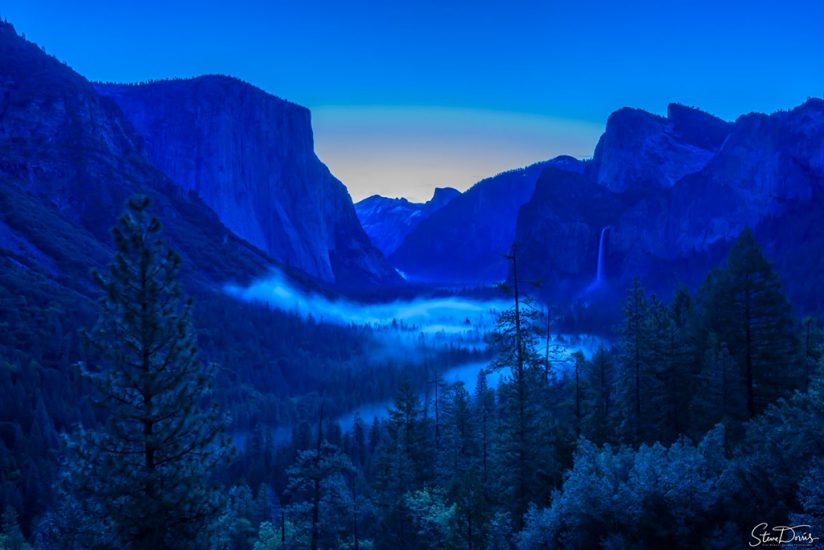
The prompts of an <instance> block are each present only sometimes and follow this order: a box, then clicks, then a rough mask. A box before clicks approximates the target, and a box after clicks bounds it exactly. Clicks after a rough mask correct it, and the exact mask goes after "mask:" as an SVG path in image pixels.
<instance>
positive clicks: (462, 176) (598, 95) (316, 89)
mask: <svg viewBox="0 0 824 550" xmlns="http://www.w3.org/2000/svg"><path fill="white" fill-rule="evenodd" d="M0 16H2V17H5V18H7V19H8V20H9V21H11V22H12V23H13V24H14V25H15V26H16V28H17V30H18V31H19V32H23V33H25V34H26V36H27V37H28V38H29V39H30V40H33V41H35V42H37V43H38V44H40V45H42V46H44V47H45V48H46V50H47V51H48V52H49V53H52V54H54V55H56V56H57V57H58V58H60V59H61V60H64V61H66V62H67V63H69V64H70V65H71V66H72V67H74V68H75V69H76V70H77V71H78V72H80V73H81V74H83V75H85V76H86V77H88V78H90V79H93V80H106V81H128V82H132V81H140V80H147V79H157V78H166V77H186V76H196V75H199V74H204V73H224V74H231V75H234V76H237V77H240V78H242V79H244V80H247V81H249V82H251V83H253V84H255V85H257V86H260V87H261V88H263V89H265V90H267V91H269V92H271V93H273V94H275V95H278V96H280V97H284V98H286V99H289V100H291V101H294V102H297V103H300V104H303V105H306V106H307V107H309V108H311V109H312V111H313V121H314V122H313V124H314V127H315V138H316V146H317V150H318V154H319V156H320V157H321V159H322V160H324V161H325V162H326V163H327V164H328V165H329V166H330V168H331V169H332V171H333V172H334V173H335V174H336V175H338V177H340V178H341V179H342V180H343V181H344V183H346V184H347V186H348V187H349V188H350V192H351V193H352V195H353V197H354V198H356V199H358V198H362V197H364V196H367V195H368V194H371V193H373V192H380V193H382V194H386V195H390V196H409V197H412V198H415V199H424V198H426V197H427V196H428V195H429V194H430V193H431V190H432V188H433V187H434V186H436V185H452V186H455V187H459V188H466V187H467V186H468V185H470V184H472V183H473V182H474V181H476V180H477V179H480V178H481V177H484V176H487V175H492V174H494V173H496V172H498V171H501V170H504V169H508V168H514V167H517V166H520V165H524V164H528V163H530V162H534V161H538V160H542V159H545V158H549V157H551V156H554V155H556V154H560V153H569V154H573V155H575V156H588V155H590V154H591V152H592V148H593V147H594V145H595V142H596V140H597V137H598V135H599V133H600V132H601V130H602V129H603V124H604V121H605V120H606V117H607V116H608V115H609V113H610V112H612V111H614V110H615V109H617V108H620V107H622V106H626V105H629V106H633V107H640V108H644V109H647V110H650V111H653V112H658V113H663V112H664V111H665V109H666V105H667V104H668V103H669V102H671V101H676V102H680V103H685V104H688V105H693V106H697V107H700V108H702V109H704V110H707V111H709V112H711V113H714V114H716V115H719V116H721V117H723V118H727V119H734V118H735V117H737V116H738V115H739V114H741V113H745V112H750V111H766V112H772V111H775V110H778V109H784V108H789V107H792V106H794V105H797V104H798V103H801V102H802V101H804V100H805V99H806V98H807V97H809V96H821V95H822V94H824V32H822V28H824V2H819V1H812V0H809V1H783V2H780V3H779V2H777V1H772V2H763V1H758V0H750V1H748V2H735V1H728V2H724V1H722V0H715V1H712V2H706V1H703V0H694V1H683V0H646V1H632V0H625V1H613V2H603V1H600V2H596V1H589V0H579V1H574V2H572V1H566V2H560V1H557V0H543V1H538V0H510V1H506V2H504V1H492V0H474V1H466V0H454V1H448V0H442V1H440V2H439V1H430V0H426V1H419V2H407V1H403V0H397V1H392V2H387V1H373V2H365V1H361V0H350V1H331V0H320V1H311V0H304V1H300V2H299V1H290V2H285V1H278V0H274V1H268V2H251V1H247V0H235V1H233V2H221V3H219V2H208V1H198V2H194V1H191V2H190V1H174V0H167V1H164V2H160V1H155V0H144V1H133V0H120V1H118V2H112V1H110V0H107V1H82V0H80V1H76V2H65V1H59V2H58V1H38V0H4V2H3V4H2V5H0Z"/></svg>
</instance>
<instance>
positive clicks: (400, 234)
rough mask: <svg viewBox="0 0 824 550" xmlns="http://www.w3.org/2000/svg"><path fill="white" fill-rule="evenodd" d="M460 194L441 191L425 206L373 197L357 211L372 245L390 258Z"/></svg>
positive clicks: (438, 189)
mask: <svg viewBox="0 0 824 550" xmlns="http://www.w3.org/2000/svg"><path fill="white" fill-rule="evenodd" d="M460 194H461V192H460V191H458V190H457V189H453V188H451V187H438V188H437V189H435V193H434V194H433V195H432V198H431V199H429V200H428V201H427V202H425V203H415V202H410V201H409V200H407V199H403V198H399V199H390V198H387V197H382V196H380V195H372V196H371V197H367V198H365V199H363V200H362V201H360V202H358V203H357V204H355V211H356V212H357V214H358V218H359V219H360V222H361V225H362V226H363V229H364V231H366V234H367V235H369V238H370V239H371V240H372V243H373V244H374V245H375V246H376V247H377V248H378V249H379V250H380V251H381V252H383V253H384V254H385V255H386V256H389V255H390V254H392V253H393V252H394V251H395V250H397V248H398V246H400V244H401V243H402V242H403V240H404V239H405V238H406V236H407V235H408V234H409V233H411V232H412V231H413V230H414V229H415V228H416V227H418V225H419V224H420V223H421V222H422V221H423V220H425V219H427V218H428V217H429V216H431V215H432V214H434V213H435V212H437V211H438V210H440V209H441V208H443V207H444V206H446V205H447V204H449V202H450V201H452V199H454V198H455V197H458V196H459V195H460Z"/></svg>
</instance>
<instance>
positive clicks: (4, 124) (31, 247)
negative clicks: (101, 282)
mask: <svg viewBox="0 0 824 550" xmlns="http://www.w3.org/2000/svg"><path fill="white" fill-rule="evenodd" d="M140 142H141V138H140V136H139V135H138V134H137V133H136V132H135V130H134V128H133V126H132V125H131V124H130V122H129V121H128V120H127V119H126V117H124V116H123V113H122V112H121V110H120V109H119V108H118V107H117V105H115V104H114V103H113V102H112V101H111V100H109V99H108V98H106V97H103V96H101V95H99V94H98V93H97V92H96V91H95V89H94V87H93V85H92V84H91V83H89V82H88V81H87V80H86V79H85V78H83V77H82V76H80V75H79V74H77V73H76V72H74V71H73V70H72V69H71V68H69V67H68V66H66V65H65V64H63V63H61V62H59V61H58V60H56V59H55V58H53V57H51V56H49V55H47V54H45V53H44V52H43V51H42V50H41V49H40V48H39V47H37V46H36V45H34V44H32V43H30V42H27V41H26V40H25V39H24V38H22V37H20V36H18V35H17V33H16V31H15V30H14V28H13V27H12V26H11V25H10V24H8V23H0V210H2V220H3V221H2V228H0V247H2V248H3V249H4V254H3V256H4V260H5V263H4V266H3V268H4V269H15V270H23V271H25V272H26V273H27V274H28V275H30V276H32V277H40V276H42V277H45V278H47V279H48V280H49V281H50V283H49V284H53V285H55V289H57V287H59V286H68V287H72V288H73V289H80V290H82V291H84V292H86V291H88V289H89V288H90V284H89V281H88V278H87V277H83V276H78V275H77V274H79V273H80V274H84V275H85V274H87V273H88V270H89V269H90V268H91V267H93V266H101V265H103V264H105V262H107V261H109V260H110V258H111V245H112V237H111V227H112V226H113V225H114V223H115V221H116V219H117V217H118V215H119V214H120V213H121V212H122V210H123V208H124V207H125V205H126V202H127V200H128V198H129V197H131V196H133V195H137V194H142V195H148V196H150V197H151V198H152V200H153V205H152V212H153V213H154V214H156V215H157V216H158V217H159V218H160V219H161V220H162V221H163V226H164V237H165V238H167V239H168V240H169V242H170V244H171V245H172V246H173V247H174V248H175V249H176V250H178V252H180V253H181V255H182V256H183V258H184V261H185V262H186V263H187V265H188V266H189V267H191V268H193V269H191V270H190V272H191V273H192V276H191V278H192V279H196V280H198V281H201V282H203V283H204V284H206V285H208V286H210V287H212V286H214V284H215V283H217V284H220V283H221V282H225V281H226V280H238V281H244V280H247V281H248V280H251V279H253V278H254V277H257V276H262V275H264V274H266V273H267V272H269V271H270V270H271V269H272V268H273V267H274V266H275V265H276V264H275V262H274V261H273V260H272V258H271V257H270V256H268V255H266V254H265V253H264V252H262V251H260V250H258V249H255V248H254V247H252V246H250V245H249V244H248V243H246V242H245V241H243V240H241V239H240V238H238V237H237V236H236V235H234V234H233V233H232V232H231V231H229V230H228V229H226V227H225V226H224V225H223V224H222V223H221V222H220V220H219V219H218V217H217V216H216V215H215V213H214V212H213V211H212V210H211V209H210V208H209V207H208V206H206V205H205V204H203V202H201V201H199V200H197V199H196V198H194V197H189V196H187V195H186V194H185V193H182V192H180V190H179V189H178V188H177V187H176V186H175V185H174V184H173V182H172V181H171V180H170V179H169V178H168V177H167V176H166V175H165V174H164V173H163V172H162V171H160V170H159V169H157V167H155V166H154V165H153V164H152V163H151V161H150V160H149V158H148V157H147V156H146V154H145V152H144V151H143V150H142V148H141V146H140ZM58 292H59V291H58V290H55V293H58Z"/></svg>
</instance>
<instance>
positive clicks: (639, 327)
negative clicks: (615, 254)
mask: <svg viewBox="0 0 824 550" xmlns="http://www.w3.org/2000/svg"><path fill="white" fill-rule="evenodd" d="M619 336H620V342H619V345H620V349H621V369H620V373H619V375H620V380H619V391H620V404H621V414H622V427H621V428H622V432H623V436H624V439H625V440H626V441H630V442H632V443H633V444H636V445H637V444H638V443H640V442H641V441H643V440H644V438H645V436H646V429H645V427H646V425H645V419H646V416H644V414H643V397H644V392H645V388H646V387H647V386H648V380H649V376H648V375H649V334H648V302H647V297H646V293H645V291H644V288H643V287H642V286H641V283H640V282H639V281H638V279H633V280H632V287H630V288H629V289H628V290H627V297H626V300H625V301H624V323H623V325H622V326H621V330H620V334H619Z"/></svg>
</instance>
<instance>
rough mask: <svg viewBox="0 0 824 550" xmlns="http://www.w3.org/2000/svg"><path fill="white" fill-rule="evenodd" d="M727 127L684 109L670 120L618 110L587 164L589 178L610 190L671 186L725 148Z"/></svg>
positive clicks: (674, 108) (671, 112)
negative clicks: (723, 146) (591, 159)
mask: <svg viewBox="0 0 824 550" xmlns="http://www.w3.org/2000/svg"><path fill="white" fill-rule="evenodd" d="M729 126H730V125H729V124H728V123H726V122H724V121H722V120H720V119H717V118H715V117H713V116H711V115H708V114H706V113H703V112H701V111H698V110H696V109H690V108H688V107H683V106H681V105H675V104H673V105H670V106H669V109H668V116H667V117H666V118H663V117H659V116H656V115H653V114H650V113H647V112H646V111H642V110H639V109H629V108H624V109H620V110H618V111H616V112H614V113H612V115H610V117H609V119H608V120H607V127H606V130H605V131H604V134H603V135H602V136H601V139H600V140H599V141H598V145H597V147H596V148H595V155H594V157H593V161H592V163H591V165H590V166H589V171H590V174H591V177H592V178H593V179H595V181H597V182H598V183H599V184H601V185H603V186H605V187H607V188H608V189H609V190H610V191H615V192H622V191H627V190H638V189H644V188H651V189H658V188H663V189H666V188H669V187H672V186H673V185H675V183H676V182H678V181H679V180H681V178H683V177H684V176H686V175H688V174H693V173H695V172H698V171H699V170H701V169H702V168H704V166H706V164H707V163H708V162H709V161H710V159H711V158H712V157H713V155H714V154H715V153H716V152H717V151H718V149H719V148H720V147H721V145H722V143H723V141H724V139H725V137H726V134H727V133H728V132H729Z"/></svg>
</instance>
